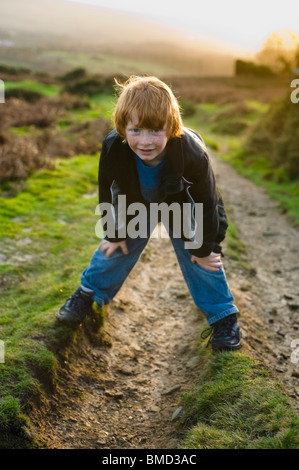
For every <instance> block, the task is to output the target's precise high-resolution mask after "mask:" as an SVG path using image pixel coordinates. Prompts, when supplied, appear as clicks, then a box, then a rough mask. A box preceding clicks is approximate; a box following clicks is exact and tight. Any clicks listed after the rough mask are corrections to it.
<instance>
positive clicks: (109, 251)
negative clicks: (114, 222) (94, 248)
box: [101, 240, 129, 258]
mask: <svg viewBox="0 0 299 470" xmlns="http://www.w3.org/2000/svg"><path fill="white" fill-rule="evenodd" d="M118 248H121V251H122V252H123V254H124V255H127V254H128V253H129V250H128V247H127V244H126V242H125V240H123V241H121V242H115V243H114V242H108V240H103V241H102V244H101V252H102V253H104V254H105V255H106V256H107V258H110V256H111V255H113V253H114V252H115V251H116V250H117V249H118Z"/></svg>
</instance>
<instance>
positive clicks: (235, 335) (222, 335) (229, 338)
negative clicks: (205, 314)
mask: <svg viewBox="0 0 299 470" xmlns="http://www.w3.org/2000/svg"><path fill="white" fill-rule="evenodd" d="M206 333H208V334H206ZM210 334H211V336H210V339H209V341H208V344H209V343H211V345H212V348H213V349H214V350H218V351H225V350H227V351H233V350H235V349H240V347H241V332H240V327H239V323H238V320H237V315H236V314H235V313H233V314H231V315H228V316H227V317H224V318H221V320H218V321H216V322H215V323H213V324H212V325H211V326H210V327H209V328H207V329H206V330H205V331H203V332H202V335H201V336H202V338H207V336H208V335H210Z"/></svg>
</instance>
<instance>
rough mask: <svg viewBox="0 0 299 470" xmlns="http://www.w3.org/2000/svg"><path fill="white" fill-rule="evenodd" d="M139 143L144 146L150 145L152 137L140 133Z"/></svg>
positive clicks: (147, 133)
mask: <svg viewBox="0 0 299 470" xmlns="http://www.w3.org/2000/svg"><path fill="white" fill-rule="evenodd" d="M141 142H142V143H143V144H144V145H150V144H151V143H152V137H151V135H150V133H149V132H146V131H145V132H142V134H141Z"/></svg>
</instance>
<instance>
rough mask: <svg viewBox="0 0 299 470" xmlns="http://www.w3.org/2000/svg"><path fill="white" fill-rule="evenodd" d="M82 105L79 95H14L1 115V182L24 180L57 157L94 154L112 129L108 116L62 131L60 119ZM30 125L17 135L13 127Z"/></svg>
mask: <svg viewBox="0 0 299 470" xmlns="http://www.w3.org/2000/svg"><path fill="white" fill-rule="evenodd" d="M77 107H80V103H79V101H78V98H77V97H71V96H61V97H58V98H55V99H54V98H52V99H49V98H42V99H41V100H39V101H38V102H37V103H34V104H32V103H27V102H25V101H23V100H19V99H15V98H12V99H10V100H8V101H7V102H6V103H5V106H4V107H3V108H2V109H1V111H2V112H1V115H0V182H3V181H7V180H19V179H25V178H27V177H28V175H29V174H30V173H32V172H33V171H35V170H37V169H39V168H45V167H49V166H51V160H52V159H53V158H56V157H64V158H67V157H72V156H74V155H77V154H80V153H84V154H94V153H96V152H98V151H99V148H100V144H101V141H102V140H103V138H104V136H105V135H106V134H107V132H109V130H110V123H109V122H108V121H107V120H106V119H102V118H99V119H95V120H92V121H87V122H84V123H82V124H73V125H70V126H69V127H68V128H67V129H66V130H63V131H61V130H60V128H59V126H58V120H59V118H60V117H61V116H62V115H63V114H64V112H65V111H66V110H68V109H73V108H77ZM23 126H30V129H32V132H28V133H27V135H14V134H13V133H12V132H9V129H10V128H11V127H23Z"/></svg>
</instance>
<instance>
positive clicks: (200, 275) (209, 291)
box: [81, 233, 238, 325]
mask: <svg viewBox="0 0 299 470" xmlns="http://www.w3.org/2000/svg"><path fill="white" fill-rule="evenodd" d="M169 236H170V239H171V242H172V245H173V247H174V250H175V253H176V256H177V259H178V262H179V265H180V268H181V271H182V273H183V276H184V279H185V281H186V284H187V286H188V288H189V291H190V293H191V295H192V298H193V300H194V303H195V304H196V305H197V306H198V307H199V308H200V309H201V310H202V312H203V313H204V314H205V316H206V319H207V322H208V323H209V325H210V324H212V323H214V322H215V321H217V320H220V319H221V318H224V317H226V316H227V315H230V314H231V313H236V312H238V309H237V307H236V306H235V305H234V304H233V301H234V299H233V296H232V293H231V291H230V289H229V286H228V284H227V280H226V277H225V273H224V270H223V267H220V269H219V271H217V272H212V271H208V270H206V269H204V268H202V267H201V266H199V265H198V264H197V263H191V254H190V253H189V251H188V250H187V249H186V248H185V247H184V242H183V240H181V239H180V238H174V237H173V236H172V234H171V233H169ZM126 241H127V247H128V250H129V254H127V255H124V254H123V253H122V251H121V249H120V248H118V249H117V250H116V251H115V252H114V253H113V255H112V256H111V257H110V258H107V257H106V255H105V254H103V253H102V252H101V249H100V247H101V245H100V246H99V247H98V248H97V249H96V251H95V252H94V254H93V256H92V258H91V261H90V264H89V266H88V267H87V268H86V269H85V270H84V271H83V272H82V275H81V284H82V286H84V287H87V288H89V289H92V290H93V291H94V295H93V300H94V301H95V302H96V303H98V304H99V305H101V306H103V305H106V304H108V303H109V302H110V301H111V300H112V299H113V297H114V296H115V295H116V293H117V292H118V291H119V289H120V288H121V286H122V284H123V283H124V281H125V280H126V278H127V276H128V274H129V273H130V271H131V270H132V268H133V267H134V265H135V263H136V262H137V261H138V259H139V257H140V255H141V253H142V251H143V249H144V248H145V246H146V244H147V242H148V238H135V239H131V238H128V239H127V240H126Z"/></svg>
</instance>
